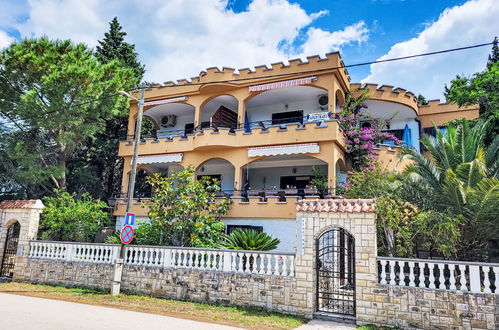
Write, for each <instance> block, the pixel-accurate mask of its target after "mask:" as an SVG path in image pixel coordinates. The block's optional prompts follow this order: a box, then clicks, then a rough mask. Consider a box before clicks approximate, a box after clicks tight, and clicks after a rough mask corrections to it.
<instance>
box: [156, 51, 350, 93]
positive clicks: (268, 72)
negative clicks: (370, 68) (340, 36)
mask: <svg viewBox="0 0 499 330" xmlns="http://www.w3.org/2000/svg"><path fill="white" fill-rule="evenodd" d="M288 63H289V64H288V65H286V64H284V63H283V62H277V63H272V64H271V65H270V66H267V65H257V66H255V67H254V70H251V69H249V68H241V69H237V70H236V69H234V68H228V67H223V68H222V69H220V68H218V67H210V68H207V69H206V70H204V71H201V72H200V73H199V76H197V77H192V78H190V79H179V80H177V82H172V81H167V82H164V83H163V84H156V85H154V87H155V88H161V87H168V86H172V85H190V84H196V83H209V82H218V81H228V80H235V79H244V78H265V76H275V75H277V74H282V73H296V74H300V73H301V72H304V73H305V72H308V71H310V74H314V73H313V71H315V70H324V69H330V68H336V67H340V66H343V65H344V63H343V61H342V60H341V56H340V54H339V52H333V53H328V54H326V57H325V58H321V57H320V56H319V55H313V56H308V57H307V60H306V61H302V60H301V59H300V58H296V59H290V60H288ZM236 71H237V72H236ZM280 71H281V72H280ZM340 72H341V73H342V74H343V75H344V76H345V77H346V78H347V79H348V80H349V78H350V77H349V75H348V71H347V69H345V68H342V69H340ZM273 78H275V77H273Z"/></svg>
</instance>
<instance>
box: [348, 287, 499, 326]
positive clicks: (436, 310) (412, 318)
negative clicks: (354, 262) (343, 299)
mask: <svg viewBox="0 0 499 330" xmlns="http://www.w3.org/2000/svg"><path fill="white" fill-rule="evenodd" d="M357 321H358V323H360V324H367V323H377V324H383V325H390V326H398V327H402V328H417V329H499V295H497V294H487V293H470V292H459V291H450V290H439V289H425V288H410V287H400V286H390V285H379V284H375V285H373V286H372V287H371V288H368V287H364V288H363V292H362V298H361V300H359V301H357Z"/></svg>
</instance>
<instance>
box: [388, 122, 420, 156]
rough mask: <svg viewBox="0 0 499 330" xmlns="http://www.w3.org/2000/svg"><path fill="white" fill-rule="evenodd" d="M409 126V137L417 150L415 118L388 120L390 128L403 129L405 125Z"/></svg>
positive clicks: (417, 125) (417, 140)
mask: <svg viewBox="0 0 499 330" xmlns="http://www.w3.org/2000/svg"><path fill="white" fill-rule="evenodd" d="M406 124H407V126H408V127H409V129H410V130H411V139H412V146H413V147H414V148H415V149H416V150H417V151H420V150H419V124H418V122H417V121H416V120H415V119H410V120H407V121H397V120H396V118H395V120H393V121H391V122H390V129H404V128H405V125H406Z"/></svg>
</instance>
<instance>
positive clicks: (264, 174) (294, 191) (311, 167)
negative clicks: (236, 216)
mask: <svg viewBox="0 0 499 330" xmlns="http://www.w3.org/2000/svg"><path fill="white" fill-rule="evenodd" d="M327 173H328V166H327V163H326V162H324V161H322V160H320V159H317V158H314V157H311V156H307V155H297V154H294V155H277V156H267V157H264V158H261V159H258V160H255V161H253V162H251V163H248V164H246V166H244V167H243V183H244V187H245V188H244V190H247V191H249V193H248V194H249V195H259V194H261V193H262V192H264V193H265V194H267V195H278V194H284V195H288V196H301V197H304V196H316V195H318V196H319V197H325V196H327V195H328V194H329V189H328V187H327Z"/></svg>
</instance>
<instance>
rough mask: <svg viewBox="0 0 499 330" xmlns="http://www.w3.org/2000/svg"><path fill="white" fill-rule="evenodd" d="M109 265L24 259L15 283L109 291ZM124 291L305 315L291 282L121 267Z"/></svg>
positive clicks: (268, 277) (270, 277)
mask: <svg viewBox="0 0 499 330" xmlns="http://www.w3.org/2000/svg"><path fill="white" fill-rule="evenodd" d="M112 278H113V265H111V264H96V263H85V262H65V261H55V260H46V259H32V258H30V259H28V263H27V265H26V267H25V268H24V271H23V273H22V274H18V276H17V280H19V281H23V282H30V283H40V284H52V285H62V286H68V287H85V288H92V289H99V290H109V288H110V287H111V279H112ZM121 288H122V291H123V292H127V293H138V294H145V295H153V296H159V297H166V298H172V299H180V300H190V301H198V302H209V303H222V304H229V305H239V306H256V307H262V308H266V309H268V310H274V311H280V312H285V313H292V314H301V315H309V314H310V313H309V310H308V309H307V304H306V296H305V294H304V293H302V292H301V291H302V290H301V289H300V288H299V287H298V286H297V280H296V279H295V278H291V277H283V276H273V275H254V274H238V273H230V272H213V271H212V272H209V271H197V270H191V269H172V268H159V267H143V266H125V267H124V269H123V278H122V287H121Z"/></svg>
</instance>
